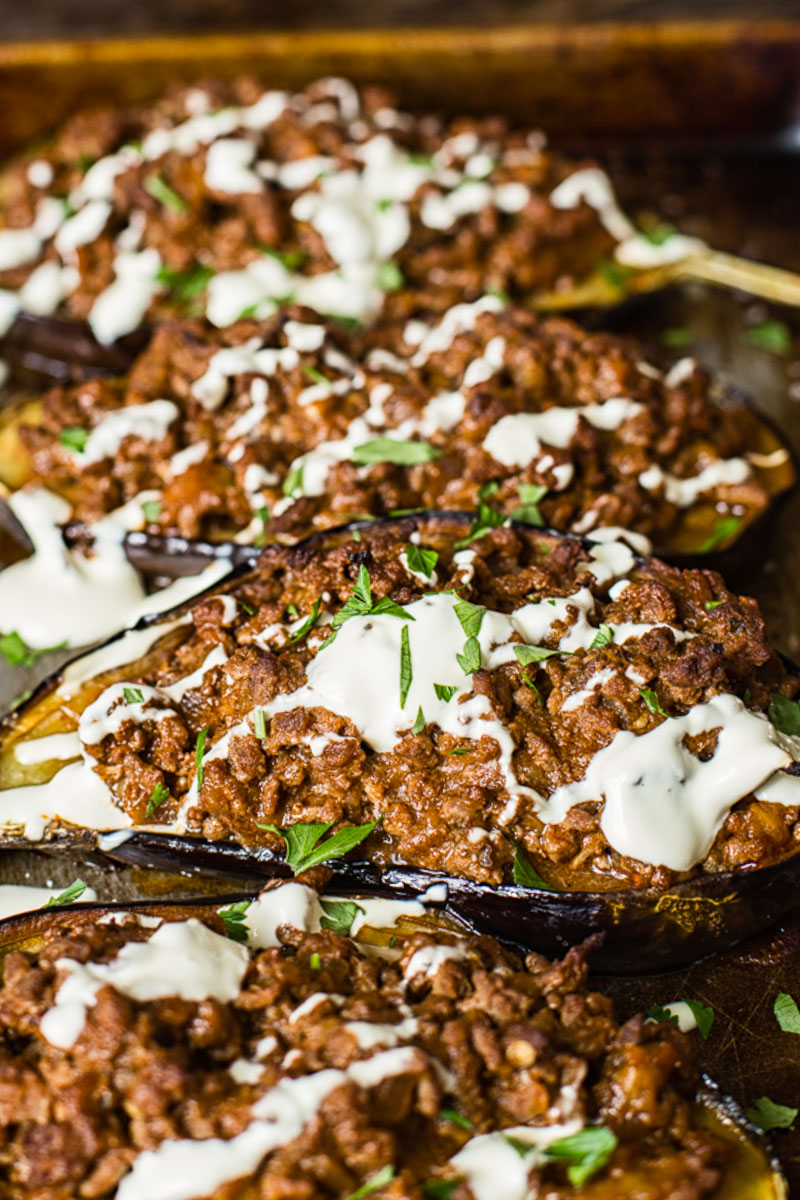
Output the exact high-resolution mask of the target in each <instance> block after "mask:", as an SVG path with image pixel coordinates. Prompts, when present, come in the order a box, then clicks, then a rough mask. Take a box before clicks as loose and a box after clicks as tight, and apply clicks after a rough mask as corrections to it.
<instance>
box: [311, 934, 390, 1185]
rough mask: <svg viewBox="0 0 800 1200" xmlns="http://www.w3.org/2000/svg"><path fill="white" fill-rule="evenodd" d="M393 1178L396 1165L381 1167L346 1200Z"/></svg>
mask: <svg viewBox="0 0 800 1200" xmlns="http://www.w3.org/2000/svg"><path fill="white" fill-rule="evenodd" d="M317 957H319V955H317ZM315 970H319V968H318V967H317V968H315ZM393 1179H394V1167H393V1166H388V1167H381V1169H380V1171H378V1172H377V1174H376V1175H373V1176H372V1178H371V1179H368V1180H367V1182H366V1183H364V1184H362V1185H361V1187H360V1188H357V1189H356V1191H354V1192H351V1193H350V1195H349V1196H345V1200H365V1197H366V1196H371V1195H372V1193H373V1192H379V1191H380V1190H381V1188H382V1187H386V1185H387V1183H391V1182H392V1180H393Z"/></svg>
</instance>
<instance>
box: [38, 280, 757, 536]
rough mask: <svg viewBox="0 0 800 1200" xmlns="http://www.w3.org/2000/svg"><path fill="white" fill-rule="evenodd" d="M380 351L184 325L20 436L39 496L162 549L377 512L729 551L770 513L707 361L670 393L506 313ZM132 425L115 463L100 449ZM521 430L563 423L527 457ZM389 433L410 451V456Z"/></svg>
mask: <svg viewBox="0 0 800 1200" xmlns="http://www.w3.org/2000/svg"><path fill="white" fill-rule="evenodd" d="M448 322H449V325H448ZM409 337H410V338H411V341H409V340H408V339H409ZM376 340H377V335H376V337H375V338H373V339H372V341H373V342H374V341H376ZM420 340H421V343H422V344H421V345H420ZM380 341H381V342H382V343H383V344H382V345H374V344H373V345H370V346H365V345H364V342H363V339H361V338H360V337H354V336H352V335H348V334H345V333H344V332H342V331H341V330H337V329H336V327H335V326H329V325H326V324H325V323H324V322H322V323H320V318H319V317H318V316H317V315H316V314H314V313H312V312H311V311H310V310H307V309H300V308H292V309H289V310H288V311H287V313H286V314H285V315H283V316H281V317H279V318H275V319H273V320H271V321H270V322H268V323H267V324H266V325H263V324H257V323H254V322H247V323H243V324H241V325H237V326H235V327H233V328H231V329H229V330H226V331H225V332H219V331H216V330H213V329H211V327H209V326H208V325H205V324H202V323H200V322H183V323H181V322H173V323H171V324H167V325H166V326H164V327H162V328H160V329H159V331H158V332H157V334H156V335H155V337H154V339H153V342H152V344H151V346H150V347H149V349H148V350H147V351H145V352H144V353H143V354H142V355H140V357H139V359H138V360H137V362H136V363H135V365H134V367H133V370H132V372H131V374H130V376H129V377H128V378H127V379H126V380H125V381H117V380H94V381H92V382H90V383H85V384H81V385H80V386H78V387H72V388H59V389H56V390H54V391H52V392H50V393H49V394H48V395H47V396H46V397H45V399H44V405H43V413H42V418H41V423H40V424H37V425H33V424H30V423H25V424H23V425H22V426H21V428H20V437H21V439H22V442H23V445H24V448H25V451H26V453H27V454H28V456H29V458H30V463H31V482H32V483H39V484H41V485H43V486H45V487H46V488H48V489H50V490H53V491H56V492H58V493H59V494H60V495H62V496H64V497H65V498H66V499H67V500H68V501H69V503H70V504H71V505H72V506H73V510H74V516H75V518H76V520H77V521H79V522H86V523H89V524H91V523H92V522H94V521H96V520H97V519H98V518H100V517H101V516H104V515H107V514H108V513H110V512H113V511H114V510H116V509H118V508H120V507H121V506H123V505H125V504H130V506H131V510H134V509H135V510H136V512H135V513H134V516H133V518H132V520H133V524H134V525H135V524H136V521H137V520H138V522H139V524H140V525H141V526H144V527H146V528H147V529H149V530H150V531H151V532H153V533H156V532H158V533H161V534H180V535H182V536H185V537H190V538H198V537H200V538H202V537H211V538H224V537H232V538H235V539H237V540H239V541H250V542H255V543H256V544H263V543H264V542H266V541H271V540H274V539H277V540H280V541H290V540H294V539H297V538H299V537H302V536H303V535H305V534H307V533H309V532H310V531H312V530H314V529H320V528H325V527H330V526H331V525H337V524H342V523H343V522H345V521H347V520H350V519H352V518H353V517H354V516H359V515H362V514H365V515H368V516H384V515H387V514H390V513H393V512H396V511H398V510H406V509H413V508H420V507H425V508H450V509H464V510H475V509H476V508H477V507H478V506H479V504H481V503H483V502H485V503H487V504H488V505H490V506H491V507H492V508H493V509H495V510H497V511H498V512H502V513H505V514H507V515H508V514H511V515H514V516H515V517H516V518H517V519H522V520H526V521H529V522H530V523H532V524H547V525H549V526H551V527H553V528H557V529H572V530H575V531H578V532H584V533H585V532H586V531H588V530H590V529H593V528H596V527H600V526H609V525H610V526H621V527H623V528H627V529H633V530H637V531H639V532H641V533H643V534H645V535H646V536H648V537H650V538H651V539H652V540H654V541H655V543H656V544H657V545H658V546H659V547H661V548H668V547H670V546H671V545H678V543H679V542H680V540H681V538H685V537H686V536H687V534H689V535H690V534H691V530H692V529H693V528H699V527H700V525H701V524H702V522H703V521H704V520H706V518H708V520H707V521H706V524H707V526H708V528H707V530H706V535H704V536H708V535H709V533H710V536H711V538H712V540H713V538H714V536H715V534H714V530H715V529H716V528H717V527H725V528H726V529H727V526H728V525H731V526H732V527H739V526H743V525H744V524H745V523H747V522H748V521H750V520H752V519H753V518H754V517H755V516H757V515H758V514H759V513H761V512H763V511H764V509H765V508H766V506H767V504H768V502H769V495H768V492H767V491H766V489H765V487H764V485H763V483H762V482H761V481H760V479H759V476H758V473H757V471H754V469H753V467H752V465H751V464H750V461H749V458H748V454H749V452H750V451H751V450H752V449H753V447H754V446H755V445H757V444H758V443H757V437H758V435H757V430H756V422H755V418H754V416H753V414H752V413H751V412H750V411H749V410H748V409H746V408H745V407H743V406H742V405H741V404H731V403H725V404H720V403H718V402H717V397H716V394H715V389H714V385H712V383H711V382H710V380H709V378H708V376H707V375H706V374H705V373H704V372H703V371H702V370H701V369H700V368H699V367H697V365H696V364H694V363H693V362H692V361H691V360H684V361H683V362H682V363H679V364H677V366H676V367H675V368H673V369H672V370H671V371H669V372H668V373H667V374H666V375H665V374H662V373H661V372H660V371H658V370H657V369H656V368H654V367H652V366H651V365H650V364H648V363H647V362H645V361H644V350H643V349H642V347H640V346H638V345H637V344H636V343H635V342H633V341H629V340H627V339H623V338H619V337H616V336H613V335H610V334H589V333H586V332H585V331H584V330H582V329H580V328H579V327H578V326H577V325H575V324H573V323H572V322H570V321H567V320H564V319H560V318H549V319H542V318H537V317H535V316H534V315H532V314H530V313H527V312H524V311H523V310H520V309H508V310H502V309H501V307H500V305H499V303H498V302H497V301H494V300H492V298H491V297H488V298H486V299H485V300H484V301H482V302H480V303H478V304H477V305H473V306H469V305H462V306H458V307H457V308H456V309H453V310H452V311H451V313H450V314H448V316H446V317H445V318H444V320H443V321H441V322H433V323H429V324H427V325H423V324H422V323H420V322H412V323H405V322H401V323H396V324H394V325H391V324H389V325H387V326H385V327H384V328H383V329H382V331H381V334H380ZM165 401H167V402H169V403H171V404H173V405H174V406H175V411H174V418H173V419H172V420H168V422H167V423H166V425H160V426H158V427H157V428H156V429H155V430H152V431H151V433H150V436H149V437H145V436H143V434H142V433H141V432H138V431H137V429H138V427H137V425H136V420H137V414H140V413H145V412H147V411H149V410H148V409H147V408H146V407H145V406H154V405H155V406H158V405H162V404H163V403H164V402H165ZM126 410H128V411H127V415H128V416H129V417H130V419H131V425H130V427H129V428H130V431H129V432H124V433H123V435H122V436H121V437H117V438H115V439H114V443H113V450H114V452H113V454H112V453H110V452H107V453H102V450H103V446H102V443H99V444H98V448H97V449H95V443H96V442H98V439H101V438H102V437H103V430H104V429H105V428H106V427H107V426H108V423H109V420H115V419H119V418H120V417H122V418H124V417H125V416H126ZM526 421H533V422H534V423H535V422H536V421H540V422H542V421H543V422H546V423H547V424H543V425H542V426H541V427H538V426H536V428H539V433H534V435H533V436H534V439H535V440H533V441H531V442H530V443H529V444H528V443H527V442H526V441H525V439H526V438H527V437H528V436H529V433H528V432H526V429H527V428H528V427H525V426H524V423H525V422H526ZM518 422H522V423H523V428H521V429H518V427H517V425H516V424H515V423H518ZM565 423H566V424H565ZM530 428H533V427H530ZM387 435H388V436H390V437H392V438H394V439H395V440H396V441H397V442H398V443H402V445H400V447H399V450H398V449H397V447H394V453H392V451H393V447H392V446H391V445H389V446H388V449H387V446H386V445H385V439H386V437H387ZM87 439H88V440H87ZM381 439H383V442H381ZM520 439H522V445H521V449H520ZM417 443H419V444H417ZM365 445H369V446H372V448H373V456H372V458H369V457H368V458H367V459H366V461H365V460H363V459H362V458H360V457H359V452H361V453H362V454H363V453H364V452H363V451H362V450H361V447H363V446H365ZM409 446H410V450H409ZM376 448H377V453H376ZM404 450H405V451H408V452H409V453H411V454H412V458H411V459H410V460H409V459H405V460H404V458H403V451H404ZM415 452H416V453H415ZM756 457H758V456H757V455H756ZM137 499H138V500H139V502H140V507H137V504H136V501H137ZM126 520H127V521H128V522H130V520H131V518H130V517H129V518H127V519H126ZM128 527H130V524H128ZM697 540H698V538H697V537H696V538H695V541H697ZM699 540H701V541H702V537H701V538H700V539H699ZM695 548H696V547H695Z"/></svg>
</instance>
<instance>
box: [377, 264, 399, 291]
mask: <svg viewBox="0 0 800 1200" xmlns="http://www.w3.org/2000/svg"><path fill="white" fill-rule="evenodd" d="M377 283H378V287H379V288H380V289H381V291H382V292H399V291H400V288H401V287H402V286H403V285H404V283H405V279H404V277H403V272H402V271H401V270H400V268H399V267H398V265H397V263H396V262H391V261H390V262H383V263H381V265H380V266H379V267H378V279H377Z"/></svg>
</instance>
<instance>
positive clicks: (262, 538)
mask: <svg viewBox="0 0 800 1200" xmlns="http://www.w3.org/2000/svg"><path fill="white" fill-rule="evenodd" d="M255 511H256V516H257V517H258V519H259V521H260V522H261V529H260V530H259V532H258V533H257V534H256V539H255V545H256V546H258V547H261V546H263V545H265V544H266V541H267V524H268V523H269V515H270V514H269V509H268V508H267V506H266V504H260V505H259V506H258V508H257V509H256V510H255Z"/></svg>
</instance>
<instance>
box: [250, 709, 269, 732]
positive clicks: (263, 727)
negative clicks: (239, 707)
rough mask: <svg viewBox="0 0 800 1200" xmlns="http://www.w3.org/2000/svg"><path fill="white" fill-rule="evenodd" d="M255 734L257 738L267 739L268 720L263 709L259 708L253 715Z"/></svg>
mask: <svg viewBox="0 0 800 1200" xmlns="http://www.w3.org/2000/svg"><path fill="white" fill-rule="evenodd" d="M253 733H254V734H255V735H256V737H257V738H265V737H266V736H267V718H266V716H265V715H264V710H263V708H257V709H256V710H255V712H254V713H253Z"/></svg>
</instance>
